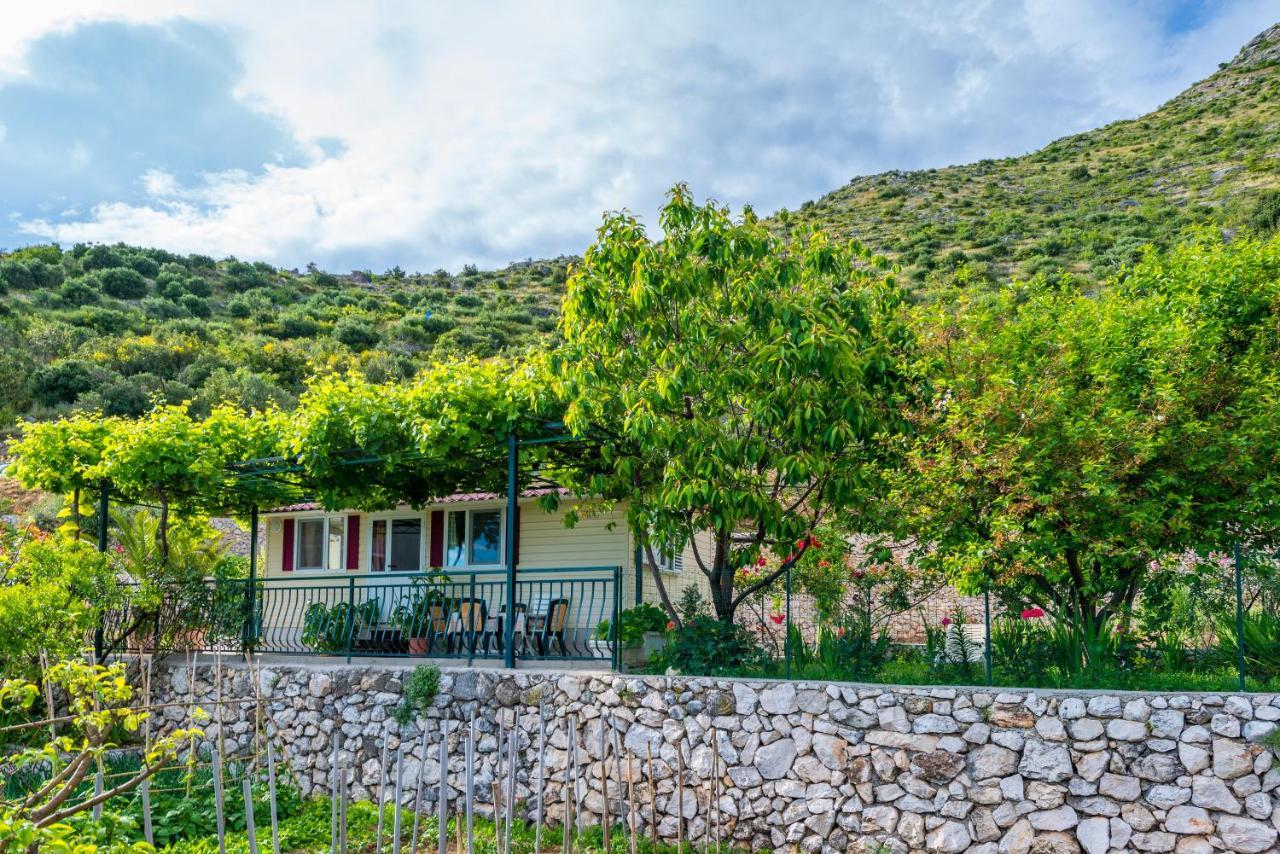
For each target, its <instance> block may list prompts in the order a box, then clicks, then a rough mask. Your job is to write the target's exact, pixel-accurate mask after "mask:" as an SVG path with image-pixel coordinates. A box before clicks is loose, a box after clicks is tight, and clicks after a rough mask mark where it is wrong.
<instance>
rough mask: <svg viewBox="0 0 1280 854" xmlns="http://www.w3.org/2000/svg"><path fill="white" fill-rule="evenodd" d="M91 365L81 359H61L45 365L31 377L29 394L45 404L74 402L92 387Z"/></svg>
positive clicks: (54, 404)
mask: <svg viewBox="0 0 1280 854" xmlns="http://www.w3.org/2000/svg"><path fill="white" fill-rule="evenodd" d="M94 374H95V371H94V370H93V366H92V365H91V364H90V363H88V362H86V361H84V360H82V359H63V360H62V361H60V362H54V363H53V364H51V365H45V366H44V367H42V368H40V369H39V370H37V371H36V372H35V375H34V376H33V377H32V378H31V394H32V396H33V397H34V398H35V399H36V402H38V403H42V404H44V405H45V406H57V405H58V404H60V403H75V401H76V398H78V397H79V396H80V395H82V394H84V393H85V392H87V391H89V390H90V389H92V388H93V387H94Z"/></svg>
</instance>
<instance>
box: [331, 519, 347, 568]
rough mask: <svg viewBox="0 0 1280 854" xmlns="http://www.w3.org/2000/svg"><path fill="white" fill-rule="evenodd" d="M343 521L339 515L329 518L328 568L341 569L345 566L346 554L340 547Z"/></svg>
mask: <svg viewBox="0 0 1280 854" xmlns="http://www.w3.org/2000/svg"><path fill="white" fill-rule="evenodd" d="M344 522H345V520H344V519H343V518H342V517H341V516H334V517H332V518H330V519H329V564H328V568H329V569H341V568H342V567H344V566H346V554H345V553H344V551H343V548H342V531H343V528H344V527H345V524H344Z"/></svg>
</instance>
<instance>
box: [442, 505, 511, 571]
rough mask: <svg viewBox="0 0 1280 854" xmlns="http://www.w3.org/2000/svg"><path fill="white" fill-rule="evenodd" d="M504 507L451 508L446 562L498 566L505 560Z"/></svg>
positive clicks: (460, 564) (445, 544)
mask: <svg viewBox="0 0 1280 854" xmlns="http://www.w3.org/2000/svg"><path fill="white" fill-rule="evenodd" d="M502 523H503V514H502V510H501V509H497V508H495V509H492V510H450V511H449V513H448V525H447V526H446V530H445V543H444V546H445V548H444V564H445V566H498V565H500V564H501V563H502V545H503V536H504V532H503V524H502Z"/></svg>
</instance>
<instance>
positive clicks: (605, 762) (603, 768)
mask: <svg viewBox="0 0 1280 854" xmlns="http://www.w3.org/2000/svg"><path fill="white" fill-rule="evenodd" d="M606 723H607V721H606V720H605V718H604V716H603V715H601V716H600V803H601V807H600V829H601V830H603V831H604V854H613V839H612V834H611V833H610V832H609V830H610V828H611V827H612V824H611V823H610V821H609V773H608V772H609V758H608V755H607V751H608V747H609V742H608V740H607V739H606V738H605V725H606Z"/></svg>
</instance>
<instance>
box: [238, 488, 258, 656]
mask: <svg viewBox="0 0 1280 854" xmlns="http://www.w3.org/2000/svg"><path fill="white" fill-rule="evenodd" d="M257 579H258V507H257V505H254V506H253V507H252V508H251V509H250V510H249V585H248V589H246V590H245V594H244V600H245V613H244V636H243V637H242V638H241V639H240V648H241V650H242V651H243V652H244V653H245V655H248V654H249V652H250V650H251V649H252V648H253V647H254V646H255V645H256V643H257V631H258V621H257V620H256V619H255V617H254V613H255V611H256V610H257V608H256V605H257V601H256V600H257Z"/></svg>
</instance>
